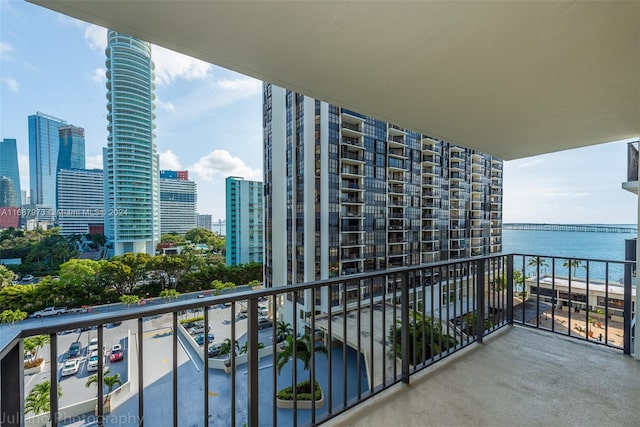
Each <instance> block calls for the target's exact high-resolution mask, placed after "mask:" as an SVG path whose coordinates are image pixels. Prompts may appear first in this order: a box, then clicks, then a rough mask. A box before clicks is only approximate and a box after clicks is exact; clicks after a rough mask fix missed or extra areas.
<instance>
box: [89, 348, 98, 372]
mask: <svg viewBox="0 0 640 427" xmlns="http://www.w3.org/2000/svg"><path fill="white" fill-rule="evenodd" d="M98 357H99V356H98V351H97V350H96V351H92V352H91V355H90V356H89V360H88V361H87V371H97V370H98Z"/></svg>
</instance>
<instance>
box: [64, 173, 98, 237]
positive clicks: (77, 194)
mask: <svg viewBox="0 0 640 427" xmlns="http://www.w3.org/2000/svg"><path fill="white" fill-rule="evenodd" d="M57 190H58V210H57V215H58V216H57V219H58V226H59V227H60V234H62V235H64V236H70V235H74V234H87V233H93V232H99V231H100V230H104V216H105V213H104V174H103V173H102V170H100V169H61V170H59V171H58V188H57Z"/></svg>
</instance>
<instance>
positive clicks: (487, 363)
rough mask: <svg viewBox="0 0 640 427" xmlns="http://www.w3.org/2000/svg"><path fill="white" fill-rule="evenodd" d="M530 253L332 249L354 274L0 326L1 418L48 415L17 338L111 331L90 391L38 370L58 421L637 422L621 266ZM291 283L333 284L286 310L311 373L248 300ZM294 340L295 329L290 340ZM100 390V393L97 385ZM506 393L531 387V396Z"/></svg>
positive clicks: (310, 290)
mask: <svg viewBox="0 0 640 427" xmlns="http://www.w3.org/2000/svg"><path fill="white" fill-rule="evenodd" d="M433 249H436V248H433ZM341 255H343V256H344V255H349V254H341ZM426 255H428V254H426ZM355 256H358V255H357V254H356V255H355ZM538 258H539V256H536V255H521V254H515V255H511V254H510V255H495V256H482V257H479V258H478V259H456V260H455V262H436V263H431V264H429V265H422V266H415V267H405V266H404V265H400V264H401V263H402V262H403V255H400V256H395V255H394V256H392V254H389V264H390V265H389V266H390V268H393V267H392V266H393V265H398V266H401V267H402V268H400V269H396V270H394V269H390V270H387V271H384V272H377V273H367V274H358V273H360V272H361V271H362V262H361V261H359V260H355V261H349V260H342V261H341V264H342V265H341V268H342V273H343V274H349V275H353V276H350V277H349V279H346V278H345V277H344V276H343V277H337V278H334V279H330V280H324V281H319V282H311V283H306V284H299V285H293V286H286V287H275V288H271V289H265V290H259V291H246V292H238V293H231V294H224V295H220V296H214V295H213V294H210V293H209V294H205V295H202V294H201V293H200V294H193V295H184V296H181V297H180V299H179V300H178V301H173V302H163V301H149V302H147V304H145V305H141V306H137V307H128V306H126V305H123V304H116V305H112V306H109V307H94V308H93V309H92V311H91V312H87V311H86V310H85V312H82V311H80V310H79V311H78V312H77V313H75V314H67V315H63V316H58V317H55V318H54V319H29V320H27V321H24V322H21V323H17V324H15V325H13V326H12V325H7V324H5V325H3V326H2V328H1V329H0V332H1V334H0V339H1V343H0V349H1V350H0V373H1V374H2V377H1V380H2V382H1V385H2V388H1V390H0V391H1V395H0V397H1V399H0V405H1V406H2V408H1V409H2V414H3V417H4V418H3V426H4V425H6V426H15V425H19V426H22V425H37V423H38V422H41V423H42V424H44V423H47V421H48V420H49V418H50V416H49V414H48V413H46V412H45V413H43V414H40V415H39V416H34V415H33V413H32V412H27V413H26V414H25V411H24V408H23V405H24V403H25V395H26V394H28V392H29V391H30V390H31V389H33V385H34V384H32V381H31V379H32V378H33V377H32V376H31V375H33V374H29V373H25V371H24V366H23V365H24V363H23V362H24V358H23V352H24V347H23V344H22V340H23V339H24V338H26V337H29V336H34V335H40V334H45V335H47V336H48V337H49V339H50V344H47V345H45V348H44V349H43V351H41V353H42V354H41V356H43V357H44V358H45V359H46V360H62V359H63V358H64V356H65V353H66V348H67V346H68V343H69V342H71V341H73V340H75V339H80V341H82V342H84V340H88V339H89V336H88V335H89V334H90V335H91V336H92V337H97V339H98V349H102V348H104V347H105V346H107V344H108V345H111V343H112V342H113V340H114V336H117V337H118V339H121V340H122V341H121V343H123V347H125V348H126V353H125V357H126V359H125V363H123V364H121V365H117V364H115V363H113V362H112V363H109V362H107V361H106V360H105V359H103V358H99V359H98V370H97V371H96V375H97V378H96V382H97V383H98V387H97V388H94V389H93V391H92V392H91V393H86V391H84V390H87V391H88V390H89V389H87V388H86V387H85V386H84V382H85V380H84V379H80V380H79V381H74V378H72V379H68V378H67V377H60V376H59V369H47V370H45V371H44V372H42V373H40V374H38V376H39V377H38V379H39V380H45V379H46V380H48V381H49V384H50V387H51V389H52V390H56V389H57V388H58V385H60V386H61V387H62V390H63V394H62V397H60V396H58V394H57V393H51V394H50V396H49V398H50V410H51V413H53V414H55V416H53V417H51V421H50V423H51V425H53V426H57V425H64V424H66V423H68V422H69V421H75V422H77V421H78V420H83V421H84V422H94V423H96V424H98V425H100V424H102V423H104V424H113V423H119V424H120V425H127V426H128V425H141V424H142V423H143V422H144V423H145V424H146V425H170V424H173V425H202V424H203V422H204V423H206V422H205V421H206V420H208V419H209V420H210V419H211V418H212V417H213V418H215V419H216V420H218V422H219V423H221V424H225V425H237V424H244V423H246V424H247V425H261V424H265V423H266V424H270V425H295V424H298V425H308V424H318V423H327V424H328V425H333V424H335V425H345V424H348V425H372V424H373V425H380V424H388V423H391V422H394V423H396V424H398V423H399V424H404V423H409V424H411V423H418V424H420V423H424V422H427V421H428V420H433V421H435V420H440V421H439V422H442V423H445V424H448V425H451V424H456V423H458V422H460V423H463V424H464V420H465V419H467V420H468V417H474V418H473V419H475V420H479V422H481V423H485V422H486V423H487V424H491V425H506V424H528V425H529V424H557V423H560V424H576V423H578V424H584V423H586V424H591V423H593V422H597V423H598V424H602V425H636V424H638V422H640V414H639V413H638V412H637V408H636V407H635V406H634V405H635V404H636V403H637V401H636V396H637V395H638V393H639V392H640V385H639V384H638V382H637V381H636V379H637V376H638V369H639V368H638V364H637V362H635V361H633V360H632V359H631V358H630V357H629V356H628V355H629V354H630V353H631V349H632V345H633V338H632V319H633V313H634V312H635V310H636V309H637V308H636V307H637V306H636V305H635V298H636V297H635V293H634V291H635V290H634V289H633V287H632V285H631V263H630V262H612V261H599V260H579V261H580V262H582V263H583V264H586V265H588V266H589V267H588V269H587V270H586V271H585V274H583V275H582V276H581V277H577V276H574V277H569V278H568V277H565V276H561V275H559V274H557V272H558V270H559V267H557V268H556V267H554V268H552V267H551V265H554V266H559V265H560V263H561V261H562V260H560V259H558V258H554V257H552V256H549V257H547V258H546V259H547V261H548V262H549V268H548V270H549V273H550V274H547V273H544V274H543V273H542V272H541V271H538V272H537V273H536V272H535V271H533V272H532V271H531V270H529V274H528V279H527V281H526V283H525V287H524V288H523V286H522V283H519V282H518V280H516V278H515V277H514V271H515V270H518V269H521V268H529V269H531V267H530V266H531V265H532V264H533V263H532V262H531V260H532V259H538ZM541 264H542V263H541V262H539V263H538V265H541ZM597 269H600V270H603V271H604V270H606V271H613V270H616V271H617V272H620V274H621V275H622V281H621V282H614V281H613V280H600V281H593V280H590V279H588V277H589V273H588V272H589V271H593V273H591V274H592V275H593V274H595V271H596V270H597ZM569 274H571V273H570V272H569ZM302 295H307V296H308V297H309V298H311V300H318V298H320V296H322V295H332V298H331V301H333V302H331V303H330V304H329V305H328V306H327V307H326V308H325V309H323V310H318V311H311V312H309V313H308V314H307V315H306V316H305V317H304V318H303V319H302V318H299V317H297V316H292V317H289V318H290V319H293V322H294V325H293V327H294V328H295V330H298V327H299V326H301V325H303V326H304V329H305V330H306V331H309V332H308V333H309V334H311V335H310V336H311V337H312V339H313V341H315V345H316V346H319V345H320V344H323V345H325V346H326V347H327V350H328V351H327V352H326V353H324V352H319V351H318V352H316V353H313V356H312V358H311V359H310V360H309V365H308V369H305V367H304V366H303V364H302V362H298V363H293V362H292V361H288V362H285V365H284V368H285V369H282V371H280V372H278V370H277V365H278V360H279V358H278V351H274V349H278V348H279V347H280V346H281V344H280V343H279V340H280V338H278V336H277V334H276V333H275V332H276V330H275V329H273V328H265V329H261V328H262V326H261V325H262V323H259V317H258V311H259V310H258V308H259V306H260V305H268V312H269V317H271V318H273V319H280V318H281V317H282V316H283V315H285V314H286V313H285V311H287V310H295V307H296V305H295V304H294V305H293V306H291V305H290V304H284V303H283V301H294V302H295V301H296V299H298V298H301V297H302ZM580 295H582V297H580ZM263 301H266V302H263ZM318 301H319V300H318ZM240 310H246V313H247V318H246V319H242V320H238V318H237V317H236V314H237V313H239V312H240ZM183 313H191V314H188V315H192V316H200V317H201V318H202V319H203V322H204V324H211V325H213V326H212V327H213V330H214V334H215V336H216V340H220V339H223V338H222V337H225V336H229V337H231V339H234V340H235V339H238V340H240V343H241V344H242V343H246V348H247V351H246V353H242V354H238V353H234V352H231V353H230V354H229V355H228V356H225V357H216V356H215V355H213V354H212V353H210V352H209V351H205V350H204V349H206V348H209V347H211V346H212V345H213V344H214V342H212V340H211V338H210V337H205V338H204V341H203V343H202V345H199V344H198V343H197V342H195V341H194V339H193V337H192V335H191V334H190V333H189V332H188V331H187V329H186V327H185V326H187V325H184V324H183V323H181V321H180V320H181V319H183V318H184V317H185V314H183ZM260 322H262V321H260ZM222 325H227V327H226V329H225V328H223V327H222ZM403 325H404V326H407V325H409V327H403ZM73 331H85V332H82V333H80V335H78V334H79V333H78V332H73ZM414 331H418V333H415V332H414ZM82 334H85V335H86V336H85V335H82ZM118 334H119V335H118ZM120 335H121V338H120ZM205 335H206V334H205ZM218 336H220V338H218ZM77 337H80V338H77ZM303 339H306V338H305V337H303V336H302V335H297V336H292V340H293V342H294V347H295V342H296V341H301V340H303ZM216 342H217V341H216ZM259 343H262V345H260V346H259ZM298 348H299V347H298ZM98 351H100V350H98ZM210 355H211V357H209V356H210ZM568 355H570V357H568ZM162 358H164V360H165V362H164V363H163V362H162V361H161V360H160V359H162ZM294 360H295V357H294ZM158 361H160V362H158ZM60 366H62V364H60ZM107 366H108V368H109V369H110V370H111V372H121V373H122V376H121V378H122V380H123V383H122V384H120V385H117V386H116V387H115V388H107V387H105V388H103V385H104V384H105V383H106V381H107V380H108V379H109V378H108V377H109V373H108V372H106V371H105V373H102V372H103V370H105V368H106V367H107ZM82 369H84V368H82ZM25 375H26V376H25ZM69 378H71V377H69ZM306 379H311V381H312V382H314V381H318V383H319V384H320V387H321V389H322V396H318V397H315V396H314V397H313V398H312V399H311V400H303V397H302V395H300V396H297V397H296V394H295V393H294V394H293V400H292V401H289V404H288V405H287V404H285V403H283V402H282V401H278V399H276V393H277V392H278V390H280V389H282V388H284V387H286V386H287V385H290V384H292V383H298V382H301V381H303V380H306ZM408 384H411V385H410V386H408ZM474 384H476V385H477V384H480V385H481V386H474ZM74 387H76V388H78V387H80V393H77V392H74V391H73V390H72V389H73V388H74ZM478 387H481V389H482V392H481V393H478ZM96 390H103V391H102V392H99V393H98V396H100V397H96V395H95V391H96ZM107 390H108V394H107ZM452 390H455V393H454V394H455V396H456V397H455V399H453V400H452V399H451V395H452V394H451V393H452ZM514 390H526V393H527V398H526V399H523V398H522V395H521V394H519V393H517V392H514ZM620 390H623V391H624V392H620ZM72 396H73V398H72ZM425 401H428V402H430V403H429V404H428V405H425V404H424V402H425ZM505 407H508V410H505ZM96 414H97V415H96ZM89 420H92V421H89ZM419 420H422V421H419Z"/></svg>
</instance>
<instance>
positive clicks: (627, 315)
mask: <svg viewBox="0 0 640 427" xmlns="http://www.w3.org/2000/svg"><path fill="white" fill-rule="evenodd" d="M631 293H632V284H631V264H629V263H628V262H627V263H625V264H624V300H623V304H624V305H623V312H622V316H623V320H622V323H623V328H622V335H623V345H622V351H623V352H624V354H631V315H632V313H631V307H632V301H631ZM637 328H640V326H637V325H636V329H637ZM635 339H640V337H639V336H638V334H637V333H636V338H635Z"/></svg>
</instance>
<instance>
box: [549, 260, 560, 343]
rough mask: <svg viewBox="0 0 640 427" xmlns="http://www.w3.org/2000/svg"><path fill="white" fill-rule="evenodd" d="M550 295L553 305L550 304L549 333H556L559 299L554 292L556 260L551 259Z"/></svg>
mask: <svg viewBox="0 0 640 427" xmlns="http://www.w3.org/2000/svg"><path fill="white" fill-rule="evenodd" d="M551 293H552V294H553V304H551V332H555V331H556V304H561V303H560V298H558V296H559V295H558V294H557V292H556V258H555V257H551Z"/></svg>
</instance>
